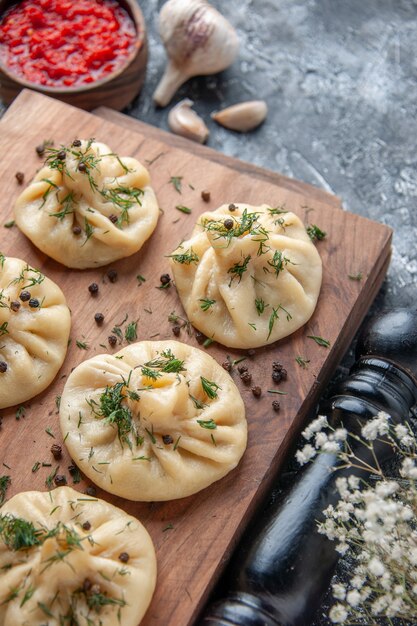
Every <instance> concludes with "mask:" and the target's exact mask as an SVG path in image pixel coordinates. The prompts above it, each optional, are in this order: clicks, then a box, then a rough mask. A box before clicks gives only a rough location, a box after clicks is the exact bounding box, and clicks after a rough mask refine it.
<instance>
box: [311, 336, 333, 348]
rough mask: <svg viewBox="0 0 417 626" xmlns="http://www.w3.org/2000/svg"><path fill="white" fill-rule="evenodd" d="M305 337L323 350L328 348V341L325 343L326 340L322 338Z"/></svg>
mask: <svg viewBox="0 0 417 626" xmlns="http://www.w3.org/2000/svg"><path fill="white" fill-rule="evenodd" d="M307 337H308V339H313V341H315V342H316V343H317V345H319V346H323V348H329V347H330V341H327V339H323V337H317V336H315V335H307Z"/></svg>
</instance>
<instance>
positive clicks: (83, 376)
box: [60, 341, 247, 501]
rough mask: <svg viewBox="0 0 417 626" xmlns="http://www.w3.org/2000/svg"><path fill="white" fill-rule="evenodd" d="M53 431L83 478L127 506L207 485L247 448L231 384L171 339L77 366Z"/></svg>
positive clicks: (212, 364)
mask: <svg viewBox="0 0 417 626" xmlns="http://www.w3.org/2000/svg"><path fill="white" fill-rule="evenodd" d="M60 424H61V431H62V435H63V438H64V441H65V445H66V446H67V448H68V450H69V452H70V455H71V458H73V459H74V461H75V463H77V465H78V466H79V468H80V469H81V471H82V472H83V473H84V474H85V475H86V476H88V478H90V479H91V480H92V481H93V482H95V483H96V484H97V485H99V486H100V487H101V488H103V489H105V490H106V491H109V492H110V493H113V494H115V495H117V496H121V497H123V498H127V499H129V500H142V501H157V500H172V499H176V498H183V497H185V496H189V495H191V494H193V493H196V492H197V491H200V490H201V489H204V488H205V487H208V486H209V485H211V484H212V483H213V482H214V481H216V480H219V479H220V478H223V476H225V475H226V474H228V473H229V472H230V471H231V470H232V469H234V468H235V467H236V466H237V464H238V462H239V460H240V458H241V457H242V455H243V453H244V451H245V448H246V440H247V424H246V419H245V409H244V405H243V401H242V398H241V396H240V393H239V391H238V389H237V387H236V385H235V384H234V382H233V380H232V378H231V376H230V375H229V374H228V373H227V372H226V371H225V370H224V369H223V368H222V367H221V366H220V365H219V364H218V363H217V362H216V361H215V360H214V359H213V358H212V357H211V356H210V355H208V354H207V353H206V352H203V351H202V350H199V349H198V348H194V347H192V346H189V345H186V344H183V343H180V342H176V341H156V342H154V341H142V342H138V343H134V344H131V345H129V346H128V347H126V348H123V349H122V350H121V351H120V352H118V353H117V354H115V355H111V354H102V355H97V356H94V357H93V358H91V359H88V360H87V361H84V362H83V363H81V364H80V365H78V366H77V367H76V368H75V370H74V371H73V372H72V373H71V374H70V376H69V377H68V380H67V382H66V383H65V387H64V390H63V393H62V397H61V402H60Z"/></svg>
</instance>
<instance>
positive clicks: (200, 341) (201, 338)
mask: <svg viewBox="0 0 417 626" xmlns="http://www.w3.org/2000/svg"><path fill="white" fill-rule="evenodd" d="M195 338H196V340H197V343H198V344H200V346H201V344H203V343H204V342H205V340H206V339H207V337H206V336H205V335H203V333H200V331H199V330H197V331H196V334H195Z"/></svg>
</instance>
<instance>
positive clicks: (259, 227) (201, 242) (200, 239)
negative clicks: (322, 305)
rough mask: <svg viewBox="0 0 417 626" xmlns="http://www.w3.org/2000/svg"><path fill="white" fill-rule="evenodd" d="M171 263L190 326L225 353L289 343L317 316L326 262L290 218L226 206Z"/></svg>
mask: <svg viewBox="0 0 417 626" xmlns="http://www.w3.org/2000/svg"><path fill="white" fill-rule="evenodd" d="M170 256H171V262H172V271H173V274H174V278H175V284H176V287H177V290H178V293H179V296H180V299H181V302H182V305H183V307H184V309H185V311H186V313H187V316H188V319H189V320H190V322H191V323H192V324H193V326H195V327H196V328H198V330H200V331H201V332H202V333H204V334H205V335H207V336H208V337H210V338H212V339H214V340H215V341H218V342H219V343H222V344H224V345H225V346H229V347H233V348H257V347H259V346H263V345H266V344H269V343H272V342H274V341H277V340H278V339H282V338H283V337H286V336H287V335H290V334H291V333H293V332H294V331H296V330H297V329H298V328H300V327H301V326H303V324H305V323H306V322H307V321H308V319H309V318H310V317H311V315H312V314H313V311H314V309H315V306H316V303H317V298H318V296H319V292H320V287H321V278H322V264H321V259H320V256H319V254H318V252H317V250H316V247H315V245H314V244H313V243H312V241H311V239H310V237H309V236H308V234H307V232H306V229H305V227H304V225H303V223H302V222H301V220H300V219H299V218H298V217H297V216H296V215H295V214H294V213H291V212H289V211H285V210H283V209H277V208H271V207H268V206H267V205H266V204H263V205H261V206H250V205H247V204H230V205H227V204H225V205H223V206H221V207H220V208H218V209H217V210H215V211H212V212H206V213H203V214H202V215H201V216H200V218H199V219H198V221H197V224H196V226H195V228H194V231H193V233H192V235H191V237H190V239H188V240H186V241H183V242H182V243H181V244H180V246H179V247H178V248H177V249H176V250H175V251H174V252H173V253H172V254H171V255H170Z"/></svg>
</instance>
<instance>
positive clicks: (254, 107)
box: [211, 100, 268, 133]
mask: <svg viewBox="0 0 417 626" xmlns="http://www.w3.org/2000/svg"><path fill="white" fill-rule="evenodd" d="M267 113H268V107H267V105H266V102H264V101H263V100H248V101H247V102H240V103H239V104H234V105H233V106H230V107H227V108H226V109H222V110H221V111H218V112H217V113H212V114H211V117H212V119H213V120H215V121H216V122H217V123H218V124H221V125H222V126H224V127H225V128H230V130H237V131H240V132H241V133H246V132H247V131H249V130H253V129H254V128H256V127H257V126H259V124H261V123H262V122H263V121H264V119H265V118H266V116H267Z"/></svg>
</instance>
